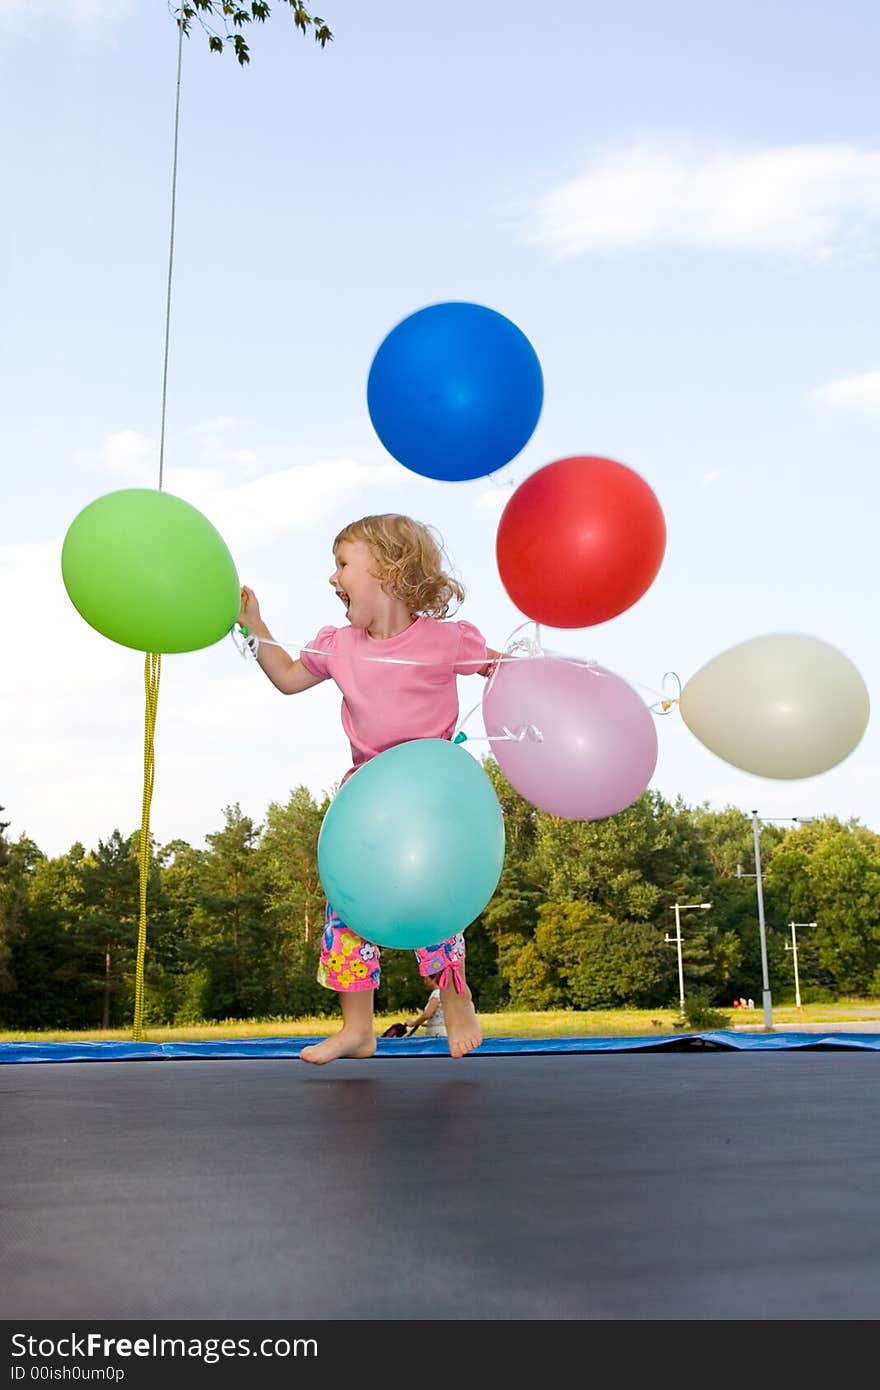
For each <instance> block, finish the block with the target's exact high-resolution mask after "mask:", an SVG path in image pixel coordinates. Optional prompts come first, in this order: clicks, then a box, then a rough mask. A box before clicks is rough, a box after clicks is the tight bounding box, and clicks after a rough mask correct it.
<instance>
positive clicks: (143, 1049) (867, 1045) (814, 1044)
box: [0, 1032, 880, 1063]
mask: <svg viewBox="0 0 880 1390" xmlns="http://www.w3.org/2000/svg"><path fill="white" fill-rule="evenodd" d="M319 1041H320V1038H317V1037H316V1038H254V1039H244V1038H243V1039H240V1040H236V1039H234V1038H232V1039H229V1040H227V1041H225V1042H178V1043H151V1042H101V1041H99V1040H98V1041H88V1042H76V1043H69V1042H56V1043H53V1042H45V1043H43V1042H36V1043H35V1042H8V1043H0V1063H3V1062H7V1063H8V1062H154V1061H155V1062H161V1061H169V1060H171V1061H177V1060H182V1059H186V1058H199V1057H208V1058H211V1057H213V1058H226V1059H227V1060H233V1059H241V1058H246V1057H286V1058H296V1057H298V1056H299V1052H300V1048H303V1047H306V1046H308V1044H309V1043H314V1042H319ZM804 1048H814V1049H815V1048H821V1049H828V1048H845V1049H849V1050H851V1051H852V1050H860V1051H866V1052H880V1034H876V1033H875V1034H872V1033H750V1034H742V1033H734V1032H718V1033H667V1034H663V1035H661V1036H659V1037H657V1036H652V1037H645V1038H487V1039H486V1040H485V1042H484V1043H483V1045H482V1047H481V1048H480V1049H479V1050H478V1051H477V1052H475V1053H473V1056H474V1057H477V1058H479V1057H510V1056H522V1055H525V1054H527V1053H531V1054H536V1053H540V1054H543V1055H547V1054H549V1053H557V1054H563V1053H574V1052H649V1051H651V1052H653V1051H672V1050H675V1051H681V1050H684V1049H688V1050H691V1049H693V1050H700V1051H703V1050H706V1051H709V1050H718V1049H726V1050H728V1051H734V1052H784V1051H792V1050H795V1049H804ZM448 1055H449V1053H448V1049H447V1046H446V1040H445V1038H380V1039H379V1042H378V1048H377V1051H376V1056H377V1057H446V1056H448Z"/></svg>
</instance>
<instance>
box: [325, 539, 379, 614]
mask: <svg viewBox="0 0 880 1390" xmlns="http://www.w3.org/2000/svg"><path fill="white" fill-rule="evenodd" d="M333 558H334V560H335V561H336V569H335V570H334V571H333V573H332V574H331V576H330V583H331V584H332V585H333V588H334V589H335V590H336V594H337V597H338V598H339V599H340V600H341V601H342V603H343V604H344V605H345V612H346V616H347V618H348V621H349V622H350V623H351V625H352V627H369V626H370V623H371V622H372V621H373V618H374V617H375V616H376V611H377V608H378V605H379V603H380V601H381V598H382V595H383V591H382V588H381V586H380V584H379V581H378V579H377V578H376V576H375V574H373V573H372V564H373V555H372V551H371V550H370V547H369V546H368V545H367V543H366V541H340V543H339V545H338V546H337V547H336V550H335V552H334V556H333Z"/></svg>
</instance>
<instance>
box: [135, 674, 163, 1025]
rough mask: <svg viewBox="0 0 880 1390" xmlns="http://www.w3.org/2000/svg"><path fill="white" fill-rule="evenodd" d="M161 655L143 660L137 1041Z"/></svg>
mask: <svg viewBox="0 0 880 1390" xmlns="http://www.w3.org/2000/svg"><path fill="white" fill-rule="evenodd" d="M161 670H162V658H161V656H157V655H156V654H155V653H151V652H148V653H147V655H146V658H145V660H144V690H145V693H146V712H145V715H144V789H143V798H142V800H141V832H140V841H139V845H138V888H139V900H140V913H139V916H138V940H137V959H136V963H135V972H134V1022H133V1024H132V1029H131V1035H132V1037H133V1038H134V1040H135V1041H136V1042H137V1041H139V1040H140V1039H141V1038H142V1037H143V1036H144V960H145V957H146V953H147V880H148V878H149V873H150V805H151V803H152V800H153V779H154V774H155V770H156V758H155V734H156V706H157V704H158V701H159V676H160V674H161Z"/></svg>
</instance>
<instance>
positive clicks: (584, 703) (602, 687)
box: [483, 656, 657, 820]
mask: <svg viewBox="0 0 880 1390" xmlns="http://www.w3.org/2000/svg"><path fill="white" fill-rule="evenodd" d="M483 722H484V724H485V726H486V733H487V734H490V735H498V734H503V733H504V732H505V730H507V731H508V732H509V733H512V734H515V735H519V734H520V733H522V732H523V731H525V737H524V738H522V739H518V740H517V741H514V740H505V739H500V740H498V741H497V742H493V744H492V752H493V754H494V756H495V758H496V759H497V760H498V764H499V766H500V768H501V770H502V772H503V773H504V775H505V777H506V778H507V780H508V782H510V784H511V786H512V787H514V788H515V789H516V791H518V792H519V794H520V796H522V797H524V798H525V800H526V801H529V802H531V804H532V805H533V806H537V807H538V808H539V809H540V810H542V811H549V812H550V814H551V815H554V816H563V817H565V818H566V819H567V820H601V819H602V818H603V817H604V816H613V815H614V814H615V813H616V812H617V811H622V810H623V809H624V807H625V806H631V805H632V803H633V802H634V801H636V800H638V798H639V797H640V796H641V794H642V792H643V791H644V790H645V788H646V787H647V785H648V783H649V782H650V780H651V778H652V776H653V775H654V768H655V766H656V764H657V731H656V729H655V728H654V720H653V716H652V715H651V711H650V710H649V709H648V707H647V705H646V704H645V702H644V700H642V698H641V697H640V696H639V695H638V694H637V693H636V691H635V690H633V688H632V686H631V685H627V683H626V681H625V680H622V679H621V678H620V676H616V675H615V674H614V673H613V671H606V670H605V668H604V667H603V666H595V665H594V666H588V665H586V664H582V663H580V662H577V661H575V660H563V659H562V658H561V657H552V656H538V657H528V658H523V659H518V660H516V661H505V662H503V663H502V664H501V666H500V667H499V669H498V671H497V672H496V674H495V676H494V678H493V679H490V680H489V682H488V686H487V689H486V691H485V693H484V695H483Z"/></svg>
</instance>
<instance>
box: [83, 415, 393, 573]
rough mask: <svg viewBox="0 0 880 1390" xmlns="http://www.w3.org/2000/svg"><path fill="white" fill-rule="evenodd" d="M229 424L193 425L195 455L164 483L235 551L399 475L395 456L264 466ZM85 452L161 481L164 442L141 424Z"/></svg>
mask: <svg viewBox="0 0 880 1390" xmlns="http://www.w3.org/2000/svg"><path fill="white" fill-rule="evenodd" d="M228 423H229V422H228V421H217V422H214V426H213V427H211V426H207V427H205V428H204V429H198V430H193V431H191V432H190V436H189V440H190V442H189V447H188V451H187V452H188V454H189V457H190V458H191V459H192V460H193V461H192V462H190V463H188V464H186V465H184V466H180V465H178V464H175V467H174V469H173V470H171V471H170V472H168V471H166V475H165V480H164V483H165V490H166V491H167V492H171V493H173V494H174V495H175V496H177V497H183V498H184V499H185V500H186V501H187V502H191V503H192V505H193V506H194V507H198V509H199V511H201V512H204V514H205V516H207V517H208V519H209V520H210V521H211V522H212V523H213V525H214V526H216V527H217V530H218V531H219V532H220V534H221V535H222V536H223V538H224V540H225V541H226V543H227V545H228V546H229V547H230V549H231V550H232V551H233V553H235V552H236V550H238V549H239V548H242V547H245V546H253V545H256V544H261V543H263V544H264V543H267V542H269V541H272V540H277V539H278V538H279V537H281V536H284V535H287V534H295V533H302V532H304V531H309V530H311V529H312V528H313V527H314V526H315V525H316V524H317V523H319V522H321V521H323V520H324V519H325V518H326V517H328V516H329V515H330V514H331V513H332V512H333V511H334V510H335V509H336V508H337V507H338V506H339V505H340V503H342V502H345V501H346V500H347V499H348V498H349V497H352V496H354V495H355V494H356V493H358V492H360V491H362V490H363V491H367V490H369V489H370V488H372V487H374V486H376V485H377V484H381V483H383V482H390V483H393V482H395V481H396V480H397V479H398V478H399V476H400V468H399V466H398V465H397V464H396V463H392V462H390V461H389V462H388V463H385V462H379V463H361V462H359V461H358V460H356V459H352V458H336V459H319V460H316V461H315V462H314V463H305V464H296V465H294V466H292V467H290V468H283V469H279V470H276V471H275V472H272V473H266V472H262V473H261V472H258V471H257V470H258V469H259V459H258V456H257V454H256V453H255V452H254V451H253V450H252V449H243V448H237V447H234V446H233V445H231V444H230V443H228V442H227V441H226V440H225V439H224V438H223V434H222V431H223V430H224V429H225V428H226V426H227V425H228ZM176 452H178V453H179V449H177V446H176ZM193 456H195V457H193ZM82 459H83V461H85V462H91V463H92V464H94V465H95V466H97V467H98V468H99V469H100V470H101V471H102V472H105V473H107V474H108V475H111V476H113V477H115V478H118V479H120V480H121V481H123V482H124V483H125V484H126V485H128V486H131V487H156V485H157V482H158V449H157V446H156V445H155V444H154V443H153V441H152V440H150V439H147V438H146V437H145V436H144V435H141V434H138V433H137V432H136V431H135V430H120V431H118V432H117V433H115V434H112V435H109V436H108V438H107V439H105V440H104V442H103V443H102V444H101V445H100V447H99V448H98V449H96V450H94V451H92V452H91V453H89V454H88V455H83V456H82Z"/></svg>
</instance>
